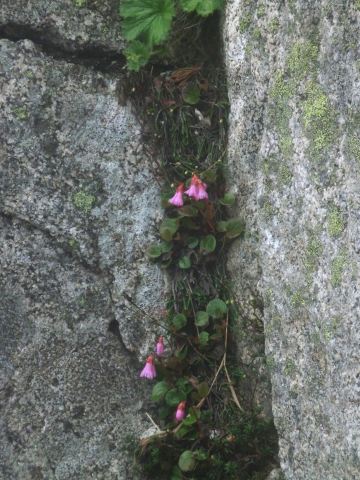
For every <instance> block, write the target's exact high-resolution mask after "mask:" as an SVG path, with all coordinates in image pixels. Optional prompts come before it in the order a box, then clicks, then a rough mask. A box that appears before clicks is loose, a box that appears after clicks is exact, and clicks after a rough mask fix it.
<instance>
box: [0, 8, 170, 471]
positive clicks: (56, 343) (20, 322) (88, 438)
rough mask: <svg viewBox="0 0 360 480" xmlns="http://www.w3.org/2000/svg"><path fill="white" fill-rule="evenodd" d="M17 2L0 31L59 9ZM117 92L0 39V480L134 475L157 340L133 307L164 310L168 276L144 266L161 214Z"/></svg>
mask: <svg viewBox="0 0 360 480" xmlns="http://www.w3.org/2000/svg"><path fill="white" fill-rule="evenodd" d="M15 3H16V2H15ZM17 3H19V4H21V3H23V4H24V5H23V7H24V11H23V12H19V11H16V9H15V8H14V7H13V8H10V3H9V7H8V6H7V3H6V2H5V4H2V5H1V7H2V12H1V15H2V22H3V23H4V22H6V21H7V22H8V24H9V25H10V24H11V25H14V24H19V23H21V22H24V23H26V22H29V24H30V23H32V22H34V23H32V26H35V27H36V25H37V23H36V19H35V20H32V19H31V18H30V17H29V16H27V13H26V12H28V13H29V15H30V12H32V13H34V11H35V12H36V11H37V9H38V10H39V12H40V10H41V8H40V7H41V5H42V4H43V5H46V6H47V7H48V9H49V12H52V11H53V10H54V11H55V10H56V9H57V8H58V6H59V4H60V3H61V2H35V3H36V5H35V7H36V8H35V7H34V8H33V9H30V7H29V8H28V6H29V5H30V3H32V2H17ZM63 3H64V5H63V7H65V6H67V5H68V3H69V2H63ZM89 3H90V2H89ZM65 4H66V5H65ZM12 5H14V2H13V3H12ZM37 5H39V6H37ZM32 7H33V5H32ZM44 8H45V7H44ZM10 14H13V19H11V18H10V16H11V15H10ZM19 15H23V20H21V22H20V20H19V18H18V16H19ZM54 15H55V14H54ZM65 15H69V18H70V17H71V12H67V13H66V12H64V11H63V12H62V11H61V9H59V16H55V17H53V18H54V22H55V24H56V28H57V29H58V33H59V38H60V37H61V38H62V39H63V41H64V44H61V42H60V43H59V44H61V47H63V46H64V45H65V43H66V42H68V41H69V42H70V41H71V42H73V39H72V37H68V36H67V33H66V31H65V30H63V28H65V24H66V20H64V18H65V17H64V16H65ZM61 18H63V20H61ZM73 21H75V19H73ZM77 21H78V22H79V31H82V30H81V29H82V28H85V27H84V25H82V21H83V18H82V17H81V15H80V17H79V18H78V19H77ZM85 23H86V22H85ZM95 23H96V22H95ZM66 28H68V27H66ZM69 28H70V27H69ZM71 30H75V29H73V27H71ZM43 32H45V33H44V35H46V31H45V30H43ZM99 35H100V34H99ZM80 36H81V35H80ZM90 37H91V38H96V30H95V33H94V36H92V34H91V31H90V30H89V38H90ZM82 38H83V37H82ZM99 38H100V37H99ZM111 38H112V39H113V40H114V38H115V37H114V36H112V37H111ZM42 41H43V40H42ZM52 41H54V38H53V39H52ZM81 41H82V40H81ZM81 41H80V40H79V42H81ZM114 41H115V40H114ZM74 42H75V43H74V51H75V50H76V48H79V49H81V48H82V47H81V46H80V43H78V44H76V41H74ZM99 42H100V40H99ZM101 42H103V48H104V51H108V50H113V49H114V45H113V44H112V43H111V42H110V41H108V40H107V39H106V38H105V37H104V38H103V39H102V40H101ZM101 42H100V43H101ZM40 43H41V42H40ZM66 45H67V44H66ZM66 45H65V46H66ZM121 82H122V79H121V76H119V75H118V74H116V75H115V74H114V75H112V74H110V73H109V74H105V73H102V72H100V71H96V70H94V69H92V68H90V67H85V66H82V65H79V64H74V63H71V62H69V61H68V60H61V59H59V58H57V59H54V58H52V57H51V56H49V55H48V54H46V53H44V51H43V50H42V48H41V46H38V45H36V44H35V43H33V42H32V41H30V40H28V39H25V40H21V41H18V42H14V41H12V39H11V40H9V39H2V40H0V111H1V118H0V132H1V134H0V142H1V145H0V169H1V179H0V200H1V201H0V220H1V228H0V232H1V233H0V236H1V240H0V250H1V255H0V264H1V270H0V291H1V298H2V302H1V306H0V323H1V329H2V339H1V344H0V345H1V346H0V361H1V376H0V379H1V380H0V382H1V387H0V392H1V393H0V395H1V423H2V425H1V437H0V438H1V439H0V478H1V479H2V478H4V480H17V479H19V480H20V479H21V480H28V479H29V480H30V479H31V480H34V479H46V480H48V479H49V480H52V479H54V480H55V479H56V480H60V479H61V480H65V479H66V480H75V479H76V480H79V479H89V478H96V479H114V480H115V479H117V480H119V479H121V480H123V479H129V478H133V477H132V475H133V473H130V472H131V469H130V464H131V460H132V459H131V456H129V455H128V453H127V452H126V449H125V447H124V444H126V443H128V436H129V435H139V434H141V433H142V432H143V431H144V430H146V429H147V428H148V427H149V424H148V422H147V421H146V420H145V418H146V417H145V414H144V412H145V408H146V406H145V405H143V399H144V398H147V396H148V394H147V392H146V391H145V390H146V389H147V387H148V385H147V384H144V383H143V382H140V380H139V378H138V375H139V371H140V369H141V368H142V362H143V360H144V356H145V355H146V353H148V352H149V350H152V349H153V345H154V340H155V335H156V333H157V330H156V326H155V325H153V324H151V323H150V322H149V320H148V319H147V318H146V315H145V314H144V313H143V311H145V312H146V313H147V314H150V315H153V316H158V314H159V310H160V309H161V308H162V307H163V305H164V293H165V290H166V285H165V279H164V278H163V277H162V276H161V273H160V271H159V269H158V268H157V267H156V266H152V265H150V264H149V262H148V259H147V258H146V249H147V246H148V244H149V242H151V241H152V240H153V238H154V236H155V233H156V229H157V228H156V224H157V223H158V221H159V220H160V219H161V216H162V212H161V208H160V196H159V189H158V184H157V182H156V178H155V174H154V169H153V165H152V162H151V160H150V159H149V158H148V157H147V156H146V155H145V153H144V147H143V141H142V137H141V128H140V124H139V122H138V120H137V119H136V117H135V116H134V113H133V112H132V109H131V105H124V104H123V102H122V103H121V104H120V103H119V100H118V93H117V92H118V91H119V88H120V86H121V85H120V84H121ZM136 305H137V306H136Z"/></svg>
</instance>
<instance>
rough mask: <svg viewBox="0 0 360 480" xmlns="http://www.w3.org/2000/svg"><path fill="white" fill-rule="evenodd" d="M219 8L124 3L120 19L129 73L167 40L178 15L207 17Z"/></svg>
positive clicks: (164, 0) (211, 3)
mask: <svg viewBox="0 0 360 480" xmlns="http://www.w3.org/2000/svg"><path fill="white" fill-rule="evenodd" d="M221 7H222V0H180V1H178V2H176V1H175V0H123V1H122V2H121V4H120V15H121V17H122V18H123V23H122V28H123V35H124V37H125V39H126V40H127V41H128V48H127V49H126V51H125V54H126V57H127V61H128V68H129V70H133V71H139V70H140V68H141V67H143V66H144V65H146V63H147V62H148V60H149V59H150V56H151V55H152V53H153V52H154V48H155V47H156V46H158V45H161V44H163V43H164V42H165V41H166V40H167V38H168V37H169V32H170V29H171V26H172V22H173V19H174V17H175V15H176V14H177V12H181V11H182V12H185V13H195V14H197V15H199V16H202V17H207V16H209V15H211V14H212V13H214V11H216V10H218V9H220V8H221Z"/></svg>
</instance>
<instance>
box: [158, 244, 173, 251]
mask: <svg viewBox="0 0 360 480" xmlns="http://www.w3.org/2000/svg"><path fill="white" fill-rule="evenodd" d="M160 247H161V251H162V253H168V252H170V251H171V250H172V248H173V244H172V243H171V242H161V243H160Z"/></svg>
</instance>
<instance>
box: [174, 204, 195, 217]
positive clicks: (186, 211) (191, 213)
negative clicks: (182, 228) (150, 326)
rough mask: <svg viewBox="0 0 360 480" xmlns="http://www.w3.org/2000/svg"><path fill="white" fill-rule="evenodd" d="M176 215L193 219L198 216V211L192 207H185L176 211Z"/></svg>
mask: <svg viewBox="0 0 360 480" xmlns="http://www.w3.org/2000/svg"><path fill="white" fill-rule="evenodd" d="M178 213H179V215H180V216H181V217H195V216H196V215H197V214H198V211H197V209H196V208H195V207H194V206H192V205H185V207H182V208H179V209H178Z"/></svg>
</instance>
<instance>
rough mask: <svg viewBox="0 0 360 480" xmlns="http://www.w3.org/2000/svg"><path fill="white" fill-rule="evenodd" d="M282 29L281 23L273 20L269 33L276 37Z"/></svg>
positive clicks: (275, 19)
mask: <svg viewBox="0 0 360 480" xmlns="http://www.w3.org/2000/svg"><path fill="white" fill-rule="evenodd" d="M279 28H280V22H279V20H278V19H277V18H273V19H272V20H271V22H270V23H269V32H270V33H271V34H273V35H276V34H277V32H278V31H279Z"/></svg>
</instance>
